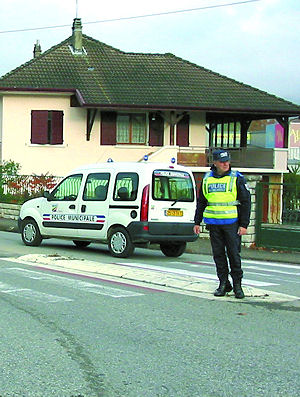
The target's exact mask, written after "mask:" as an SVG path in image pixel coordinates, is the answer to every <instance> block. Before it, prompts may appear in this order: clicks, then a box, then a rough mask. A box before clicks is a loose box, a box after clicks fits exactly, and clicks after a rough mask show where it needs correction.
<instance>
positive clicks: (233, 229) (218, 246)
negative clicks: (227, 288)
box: [208, 222, 243, 281]
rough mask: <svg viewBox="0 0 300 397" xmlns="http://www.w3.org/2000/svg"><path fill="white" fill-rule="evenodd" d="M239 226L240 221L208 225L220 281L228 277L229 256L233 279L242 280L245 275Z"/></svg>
mask: <svg viewBox="0 0 300 397" xmlns="http://www.w3.org/2000/svg"><path fill="white" fill-rule="evenodd" d="M238 228H239V226H238V222H235V223H231V224H229V225H208V229H209V234H210V241H211V246H212V251H213V257H214V261H215V264H216V267H217V275H218V278H219V280H220V281H222V280H226V279H227V278H228V274H229V269H228V261H227V257H228V259H229V263H230V270H231V272H230V275H231V277H232V279H233V281H238V280H241V278H242V277H243V271H242V268H241V256H240V251H241V236H239V235H238Z"/></svg>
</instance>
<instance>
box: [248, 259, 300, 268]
mask: <svg viewBox="0 0 300 397" xmlns="http://www.w3.org/2000/svg"><path fill="white" fill-rule="evenodd" d="M242 262H243V263H248V264H253V265H262V266H266V267H282V268H286V269H296V270H299V269H300V262H299V265H289V264H285V263H278V262H267V261H266V262H263V261H255V260H242Z"/></svg>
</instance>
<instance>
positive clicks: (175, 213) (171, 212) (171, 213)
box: [165, 210, 183, 216]
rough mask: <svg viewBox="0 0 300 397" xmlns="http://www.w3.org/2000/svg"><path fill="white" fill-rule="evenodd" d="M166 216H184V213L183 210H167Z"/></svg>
mask: <svg viewBox="0 0 300 397" xmlns="http://www.w3.org/2000/svg"><path fill="white" fill-rule="evenodd" d="M165 214H166V216H183V211H181V210H166V212H165Z"/></svg>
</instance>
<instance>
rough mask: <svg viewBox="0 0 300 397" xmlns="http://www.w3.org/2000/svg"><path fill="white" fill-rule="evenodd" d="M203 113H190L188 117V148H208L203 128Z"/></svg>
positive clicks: (206, 136) (206, 133)
mask: <svg viewBox="0 0 300 397" xmlns="http://www.w3.org/2000/svg"><path fill="white" fill-rule="evenodd" d="M205 117H206V115H205V113H204V112H203V113H191V116H190V146H200V147H201V148H203V149H205V148H206V147H208V146H209V141H208V132H207V131H206V128H205V123H206V121H205Z"/></svg>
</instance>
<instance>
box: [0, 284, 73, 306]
mask: <svg viewBox="0 0 300 397" xmlns="http://www.w3.org/2000/svg"><path fill="white" fill-rule="evenodd" d="M0 293H2V294H9V295H14V296H17V297H21V298H25V299H32V300H36V301H39V302H43V303H57V302H72V301H73V299H70V298H65V297H62V296H57V295H51V294H46V293H44V292H38V291H33V290H32V289H30V288H16V287H15V286H12V285H10V284H6V283H2V282H0Z"/></svg>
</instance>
